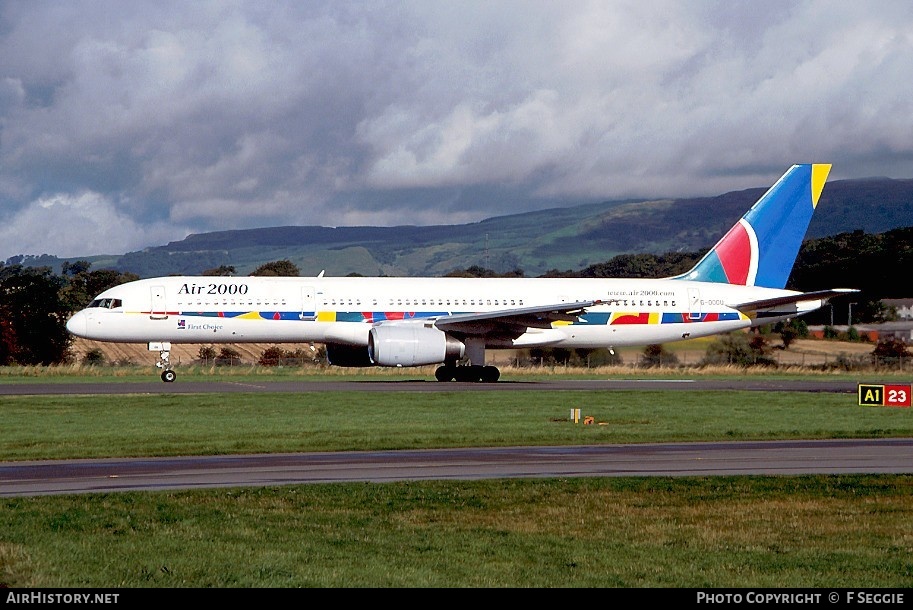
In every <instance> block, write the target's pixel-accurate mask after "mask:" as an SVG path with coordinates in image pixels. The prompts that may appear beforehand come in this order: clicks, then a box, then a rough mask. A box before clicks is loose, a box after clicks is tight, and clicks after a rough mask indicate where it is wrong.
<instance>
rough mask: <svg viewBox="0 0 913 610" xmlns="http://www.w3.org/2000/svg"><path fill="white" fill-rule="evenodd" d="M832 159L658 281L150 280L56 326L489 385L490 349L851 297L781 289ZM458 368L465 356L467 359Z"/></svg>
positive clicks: (707, 321) (751, 316) (674, 336)
mask: <svg viewBox="0 0 913 610" xmlns="http://www.w3.org/2000/svg"><path fill="white" fill-rule="evenodd" d="M830 168H831V166H830V165H825V164H806V165H794V166H793V167H791V168H790V169H789V170H788V171H787V172H786V173H785V174H784V175H783V176H782V177H781V178H780V180H779V181H777V183H776V184H774V186H773V187H771V188H770V190H768V191H767V192H766V193H765V194H764V196H763V197H761V199H759V200H758V202H757V203H755V204H754V205H753V206H752V207H751V209H750V210H748V212H747V213H746V214H745V215H744V216H743V217H742V218H741V219H740V220H739V221H738V222H737V223H736V224H735V226H733V227H732V228H731V229H730V230H729V232H728V233H726V235H724V236H723V237H722V239H720V241H719V242H717V244H716V245H715V246H714V247H713V248H712V249H711V250H710V251H709V252H708V253H707V254H706V255H705V256H704V257H703V258H702V259H701V260H700V261H699V262H698V263H697V264H696V265H695V266H694V268H693V269H691V270H690V271H688V272H687V273H684V274H682V275H680V276H676V277H670V278H664V279H582V278H510V279H505V278H498V279H493V278H392V277H379V278H365V277H323V274H322V273H321V274H320V275H319V276H317V277H218V278H216V277H206V276H203V277H159V278H152V279H143V280H138V281H135V282H129V283H127V284H122V285H120V286H115V287H114V288H110V289H108V290H106V291H104V292H103V293H101V294H100V295H98V297H97V298H96V299H95V300H93V301H92V302H91V303H90V304H89V306H88V307H87V308H86V309H84V310H82V311H79V312H77V313H76V314H74V315H73V317H72V318H70V320H69V321H68V322H67V329H68V330H69V331H70V332H71V333H73V334H74V335H77V336H79V337H85V338H87V339H95V340H98V341H114V342H122V343H148V345H149V349H150V350H151V351H159V352H160V359H159V362H158V363H157V366H158V367H159V368H161V369H162V374H161V377H162V380H163V381H166V382H171V381H174V380H175V378H176V374H175V372H174V369H173V368H172V366H171V364H170V361H169V352H170V349H171V345H172V344H173V343H244V342H250V343H253V342H257V343H263V342H268V343H323V344H325V345H326V347H327V359H328V360H329V362H330V364H333V365H338V366H387V367H405V366H424V365H433V364H440V365H441V366H439V367H438V368H437V370H436V372H435V377H436V378H437V379H438V380H439V381H452V380H457V381H483V382H493V381H497V380H498V378H499V377H500V372H499V371H498V369H497V368H496V367H494V366H486V365H485V351H486V350H487V349H499V348H500V349H507V348H531V347H561V348H609V349H612V348H616V347H623V346H635V345H651V344H661V343H668V342H672V341H680V340H684V339H690V338H697V337H705V336H708V335H715V334H719V333H726V332H730V331H735V330H740V329H746V328H750V327H754V326H760V325H762V324H770V323H774V322H778V321H781V320H787V319H789V318H792V317H795V316H797V315H801V314H804V313H808V312H810V311H813V310H815V309H818V308H820V307H821V306H822V305H824V303H825V302H826V301H827V299H829V298H832V297H835V296H838V295H841V294H845V293H847V292H855V290H851V289H845V288H835V289H830V290H821V291H816V292H807V293H802V292H796V291H792V290H786V289H785V286H786V280H787V278H788V277H789V274H790V272H791V271H792V267H793V263H794V262H795V259H796V255H797V254H798V252H799V247H800V246H801V244H802V240H803V238H804V237H805V232H806V230H807V229H808V224H809V222H810V220H811V217H812V213H813V212H814V209H815V207H816V206H817V205H818V200H819V198H820V196H821V191H822V189H823V188H824V183H825V181H826V180H827V176H828V173H829V172H830ZM467 361H468V362H467Z"/></svg>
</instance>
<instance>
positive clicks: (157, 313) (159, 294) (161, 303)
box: [149, 286, 168, 320]
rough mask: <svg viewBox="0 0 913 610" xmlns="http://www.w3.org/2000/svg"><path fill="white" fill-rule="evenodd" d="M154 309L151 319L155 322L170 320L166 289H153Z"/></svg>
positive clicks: (151, 312)
mask: <svg viewBox="0 0 913 610" xmlns="http://www.w3.org/2000/svg"><path fill="white" fill-rule="evenodd" d="M150 290H151V293H152V294H151V296H152V309H151V310H150V312H149V317H150V318H151V319H153V320H165V319H167V318H168V305H167V303H166V302H165V287H164V286H153V287H152V288H151V289H150Z"/></svg>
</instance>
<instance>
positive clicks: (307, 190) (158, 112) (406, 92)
mask: <svg viewBox="0 0 913 610" xmlns="http://www.w3.org/2000/svg"><path fill="white" fill-rule="evenodd" d="M800 162H830V163H833V164H834V168H833V170H832V172H831V178H832V179H842V178H856V177H868V176H889V177H894V178H913V3H910V2H909V1H906V0H899V1H897V2H878V1H875V2H849V1H846V2H842V1H833V0H831V1H820V0H810V1H774V2H770V1H764V2H760V1H759V2H732V1H731V0H724V1H721V2H714V1H689V2H682V1H680V0H670V1H661V0H647V1H644V0H633V1H630V2H628V1H623V2H622V1H619V2H615V1H609V0H597V1H593V2H586V1H583V0H580V1H575V2H558V1H545V0H542V1H537V0H527V1H511V0H488V1H481V0H480V1H478V2H468V1H466V2H464V1H459V0H455V1H446V2H445V1H444V0H419V1H416V2H408V1H405V2H382V1H379V0H371V1H361V2H346V1H344V0H326V1H312V2H307V1H302V0H292V1H289V2H283V1H279V0H276V1H262V0H254V1H250V2H245V1H243V0H237V1H228V0H226V1H212V2H209V1H205V0H198V1H193V2H186V1H185V0H180V1H175V2H171V1H167V0H157V1H156V2H123V1H121V0H112V1H110V2H108V1H101V0H100V1H91V0H74V1H66V2H61V1H57V0H54V1H43V0H21V1H20V0H0V260H5V259H6V258H7V257H9V256H12V255H15V254H42V253H48V254H56V255H60V256H71V257H72V256H82V255H86V256H87V255H92V254H101V253H115V254H117V253H124V252H128V251H132V250H138V249H141V248H143V247H146V246H156V245H162V244H164V243H167V242H168V241H171V240H177V239H181V238H183V237H185V236H186V235H187V234H188V233H199V232H207V231H216V230H224V229H233V228H250V227H266V226H279V225H326V226H340V225H365V224H366V225H397V224H418V225H423V224H445V223H463V222H472V221H477V220H481V219H483V218H488V217H491V216H498V215H504V214H510V213H514V212H522V211H530V210H535V209H542V208H546V207H556V206H569V205H577V204H580V203H586V202H590V201H603V200H611V199H620V198H630V197H644V198H654V197H664V196H674V197H678V196H693V195H716V194H720V193H723V192H726V191H729V190H736V189H744V188H752V187H761V186H768V185H769V184H771V183H772V182H773V181H774V180H776V178H777V177H779V175H780V174H781V173H782V172H783V171H785V170H786V169H787V168H788V167H789V166H790V165H792V164H793V163H800Z"/></svg>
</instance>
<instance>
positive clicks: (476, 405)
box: [0, 384, 913, 460]
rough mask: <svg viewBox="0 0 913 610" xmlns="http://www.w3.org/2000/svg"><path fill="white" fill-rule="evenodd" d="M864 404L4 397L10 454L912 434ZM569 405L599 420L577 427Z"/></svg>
mask: <svg viewBox="0 0 913 610" xmlns="http://www.w3.org/2000/svg"><path fill="white" fill-rule="evenodd" d="M163 387H167V386H164V384H163ZM857 403H858V400H857V397H856V395H855V394H831V393H786V392H747V391H703V392H700V391H690V390H676V391H668V392H663V391H637V390H623V391H613V392H601V391H565V392H529V391H523V392H504V391H493V392H485V391H475V392H428V393H426V392H420V393H409V392H379V393H367V394H366V393H348V392H313V393H311V392H309V393H306V394H295V393H275V394H269V393H266V394H261V393H251V394H246V393H239V394H167V393H164V394H155V395H147V394H137V395H128V396H117V395H114V396H103V395H93V396H87V395H83V396H5V397H0V412H2V415H3V431H2V434H0V460H37V459H63V458H82V457H117V456H165V455H199V454H226V453H264V452H294V451H353V450H354V451H358V450H381V449H420V448H435V447H465V446H504V445H573V444H593V443H647V442H665V441H713V440H720V439H729V440H746V439H781V438H849V437H885V436H895V437H897V436H913V414H911V412H910V409H891V408H878V407H860V406H858V404H857ZM572 408H579V409H581V417H585V416H592V417H593V418H594V419H595V422H596V425H592V426H584V425H582V424H578V425H574V424H573V423H572V422H571V421H569V416H570V410H571V409H572Z"/></svg>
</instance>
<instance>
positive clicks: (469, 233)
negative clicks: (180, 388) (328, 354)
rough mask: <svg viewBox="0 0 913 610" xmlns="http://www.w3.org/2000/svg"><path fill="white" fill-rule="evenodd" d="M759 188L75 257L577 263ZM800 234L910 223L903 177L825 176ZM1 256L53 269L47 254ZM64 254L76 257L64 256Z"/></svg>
mask: <svg viewBox="0 0 913 610" xmlns="http://www.w3.org/2000/svg"><path fill="white" fill-rule="evenodd" d="M765 190H766V187H765V188H756V189H747V190H743V191H734V192H731V193H726V194H723V195H720V196H717V197H703V198H691V199H669V200H659V201H613V202H603V203H597V204H589V205H583V206H575V207H568V208H554V209H549V210H541V211H535V212H529V213H524V214H514V215H510V216H500V217H495V218H489V219H487V220H483V221H481V222H477V223H469V224H463V225H438V226H411V225H404V226H396V227H335V228H334V227H322V226H287V227H271V228H261V229H245V230H234V231H218V232H212V233H203V234H195V235H190V236H188V237H187V238H185V239H183V240H180V241H175V242H171V243H168V244H166V245H164V246H158V247H152V248H147V249H145V250H142V251H138V252H129V253H126V254H123V255H107V256H102V255H96V256H89V257H80V258H83V259H86V260H89V261H90V262H92V265H93V269H103V268H112V269H116V270H118V271H128V272H132V273H136V274H137V275H139V276H140V277H151V276H156V275H171V274H199V273H201V272H202V271H204V270H206V269H211V268H216V267H219V266H220V265H232V266H234V267H235V269H236V272H237V273H238V274H239V275H244V274H247V273H250V272H251V271H253V270H254V269H256V268H257V267H258V266H260V265H261V264H263V263H265V262H269V261H275V260H284V259H288V260H290V261H291V262H293V263H295V264H296V265H297V266H298V268H299V269H300V270H301V273H302V274H303V275H312V274H317V273H319V272H320V271H322V270H325V271H326V273H327V274H328V275H348V274H350V273H358V274H361V275H367V276H378V275H390V276H419V275H428V276H440V275H444V274H446V273H448V272H450V271H452V270H454V269H465V268H467V267H470V266H473V265H479V266H482V267H485V268H488V269H493V270H495V271H498V272H508V271H511V270H514V269H522V270H523V271H524V272H525V274H526V275H527V276H529V277H532V276H537V275H542V274H543V273H545V272H546V271H548V270H551V269H557V270H562V271H563V270H578V269H582V268H584V267H586V266H588V265H592V264H595V263H599V262H603V261H606V260H609V259H610V258H612V257H614V256H616V255H619V254H630V253H652V254H662V253H666V252H697V251H704V250H706V249H708V248H709V247H710V246H712V245H713V244H714V243H715V242H716V240H717V239H719V238H720V237H721V236H722V235H723V233H724V232H725V231H726V230H728V229H729V227H731V226H732V225H733V224H734V223H735V222H736V221H737V220H738V218H739V217H740V216H741V215H742V214H743V213H744V212H745V211H746V210H747V209H748V208H749V207H750V206H751V205H752V204H753V203H754V202H755V201H757V199H758V198H759V197H760V196H761V195H762V194H763V193H764V191H765ZM819 210H820V211H819V212H818V213H817V214H816V215H815V216H814V218H813V219H812V222H811V225H810V226H809V230H808V234H807V238H816V237H817V238H820V237H828V236H832V235H837V234H839V233H846V232H851V231H857V230H861V231H865V232H868V233H879V232H884V231H888V230H891V229H895V228H900V227H907V226H910V225H913V180H892V179H888V178H870V179H865V180H842V181H841V180H838V181H834V182H831V183H828V185H827V188H825V189H824V194H823V196H822V198H821V201H820V202H819ZM14 258H16V259H19V260H13V259H10V260H11V261H12V262H23V263H25V264H30V265H48V266H51V267H52V268H54V269H59V268H60V265H61V263H62V262H63V259H57V258H56V257H51V256H43V257H25V258H24V259H23V257H14ZM69 260H71V261H72V260H75V259H69Z"/></svg>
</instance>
